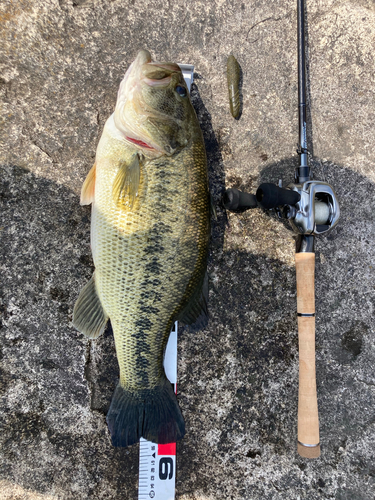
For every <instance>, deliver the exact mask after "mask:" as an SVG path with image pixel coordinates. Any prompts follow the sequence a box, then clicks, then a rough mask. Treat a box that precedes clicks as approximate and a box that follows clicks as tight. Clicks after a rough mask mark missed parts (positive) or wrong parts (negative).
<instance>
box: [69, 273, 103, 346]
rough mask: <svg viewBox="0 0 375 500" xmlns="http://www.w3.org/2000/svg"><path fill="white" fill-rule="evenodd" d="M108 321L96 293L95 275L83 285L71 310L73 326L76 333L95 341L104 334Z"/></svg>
mask: <svg viewBox="0 0 375 500" xmlns="http://www.w3.org/2000/svg"><path fill="white" fill-rule="evenodd" d="M107 321H108V315H107V314H106V313H105V311H104V309H103V306H102V304H101V303H100V299H99V297H98V294H97V292H96V287H95V275H94V276H93V277H92V278H91V279H90V281H89V282H88V283H87V285H85V286H84V287H83V288H82V290H81V293H80V294H79V297H78V299H77V302H76V303H75V306H74V310H73V325H74V326H75V327H76V328H77V330H78V331H80V332H81V333H83V334H84V335H86V337H89V338H90V339H96V338H97V337H99V335H101V334H102V333H103V332H104V329H105V326H106V324H107Z"/></svg>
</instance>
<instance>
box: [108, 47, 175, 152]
mask: <svg viewBox="0 0 375 500" xmlns="http://www.w3.org/2000/svg"><path fill="white" fill-rule="evenodd" d="M178 73H179V74H181V75H182V72H181V69H180V67H179V66H178V64H175V63H172V62H162V63H159V62H153V61H152V58H151V54H150V52H149V51H148V50H140V51H139V52H138V54H137V56H136V58H135V60H134V61H133V62H132V64H131V65H130V66H129V68H128V70H127V71H126V73H125V76H124V78H123V80H122V82H121V84H120V88H119V91H118V94H117V103H116V109H115V112H114V121H115V125H116V127H117V129H118V130H119V131H120V132H121V133H122V135H123V137H124V139H125V140H126V141H128V142H130V143H132V144H133V145H135V146H138V147H139V148H142V149H144V150H146V151H148V152H149V153H150V152H155V153H159V154H172V153H173V151H174V149H173V151H171V152H170V151H169V149H170V148H167V147H166V145H165V144H158V142H156V141H155V140H154V139H153V137H152V136H151V135H150V134H148V133H147V131H146V128H145V124H146V122H147V121H148V120H151V121H152V120H153V119H155V118H156V117H158V119H159V120H164V119H168V117H164V116H162V115H161V114H160V113H158V112H157V111H156V110H155V109H153V108H149V107H148V105H147V104H145V103H144V101H143V99H142V87H143V88H144V86H145V85H147V86H148V87H154V88H166V87H168V85H169V84H170V83H171V80H172V77H173V75H176V74H178ZM175 78H176V77H175ZM163 142H164V141H163Z"/></svg>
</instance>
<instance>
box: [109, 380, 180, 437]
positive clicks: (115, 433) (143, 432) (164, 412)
mask: <svg viewBox="0 0 375 500" xmlns="http://www.w3.org/2000/svg"><path fill="white" fill-rule="evenodd" d="M107 424H108V428H109V431H110V433H111V439H112V444H113V446H118V447H126V446H130V445H132V444H135V443H137V442H138V441H139V439H140V438H141V437H143V438H145V439H147V440H148V441H152V442H153V443H161V444H166V443H175V442H176V441H177V440H178V439H181V438H183V437H184V435H185V423H184V419H183V417H182V414H181V410H180V408H179V406H178V403H177V398H176V395H175V393H174V392H173V388H172V384H171V383H170V382H169V380H167V378H166V377H164V378H163V379H162V380H161V381H160V384H158V385H157V386H156V387H154V388H153V389H143V390H140V391H136V392H132V391H130V390H128V389H125V388H124V387H122V386H121V385H120V384H118V386H117V387H116V390H115V392H114V394H113V397H112V402H111V406H110V408H109V411H108V414H107Z"/></svg>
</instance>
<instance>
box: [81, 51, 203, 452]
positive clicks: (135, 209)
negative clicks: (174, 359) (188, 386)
mask: <svg viewBox="0 0 375 500" xmlns="http://www.w3.org/2000/svg"><path fill="white" fill-rule="evenodd" d="M90 203H92V221H91V247H92V254H93V259H94V264H95V272H94V275H93V277H92V278H91V280H90V281H89V283H88V284H87V285H86V286H85V287H84V288H83V290H82V291H81V293H80V295H79V297H78V300H77V302H76V304H75V307H74V313H73V324H74V325H75V327H76V328H77V329H78V330H79V331H80V332H82V333H84V334H85V335H86V336H87V337H89V338H97V337H98V336H99V335H100V334H101V333H102V332H103V331H104V329H105V326H106V323H107V321H108V319H110V321H111V325H112V329H113V333H114V338H115V345H116V354H117V359H118V363H119V368H120V380H119V383H118V386H117V388H116V390H115V392H114V395H113V398H112V402H111V406H110V409H109V411H108V414H107V424H108V427H109V430H110V433H111V437H112V443H113V445H114V446H128V445H131V444H133V443H136V442H137V441H138V440H139V438H140V437H144V438H145V439H147V440H149V441H153V442H159V443H169V442H174V441H176V440H177V439H180V438H182V437H183V436H184V433H185V424H184V420H183V417H182V415H181V411H180V408H179V406H178V403H177V399H176V396H175V394H174V392H173V389H172V385H171V384H170V383H169V382H168V380H167V378H166V375H165V372H164V368H163V356H164V351H165V347H166V343H167V340H168V336H169V333H170V330H171V326H172V324H173V322H174V321H175V320H180V321H182V322H183V323H185V324H193V323H197V322H200V321H202V320H204V318H206V317H207V297H208V285H207V273H206V267H207V255H208V241H209V211H210V199H209V192H208V178H207V164H206V155H205V149H204V143H203V137H202V132H201V130H200V127H199V123H198V120H197V117H196V114H195V111H194V109H193V107H192V104H191V102H190V97H189V92H188V90H187V87H186V84H185V82H184V79H183V76H182V73H181V70H180V68H179V67H178V65H177V64H174V63H170V62H166V63H158V62H152V61H151V55H150V53H149V52H148V51H145V50H142V51H140V52H139V53H138V55H137V57H136V59H135V61H134V62H133V63H132V64H131V66H130V67H129V69H128V71H127V72H126V74H125V77H124V79H123V81H122V82H121V85H120V89H119V92H118V97H117V103H116V108H115V111H114V113H113V114H112V115H111V116H110V118H109V119H108V120H107V122H106V124H105V126H104V130H103V134H102V137H101V139H100V142H99V144H98V148H97V152H96V160H95V164H94V166H93V167H92V169H91V170H90V172H89V173H88V175H87V178H86V180H85V182H84V184H83V186H82V193H81V204H83V205H85V204H90Z"/></svg>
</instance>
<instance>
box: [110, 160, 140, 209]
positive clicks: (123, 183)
mask: <svg viewBox="0 0 375 500" xmlns="http://www.w3.org/2000/svg"><path fill="white" fill-rule="evenodd" d="M140 177H141V160H140V157H139V154H138V153H136V154H135V155H133V157H132V160H131V162H130V163H127V162H121V163H120V166H119V170H118V172H117V175H116V177H115V181H114V183H113V191H112V195H113V199H114V202H115V203H116V205H117V206H118V207H119V206H121V205H128V206H129V207H130V208H131V207H132V206H133V205H134V202H135V199H136V197H137V195H138V188H139V180H140Z"/></svg>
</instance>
